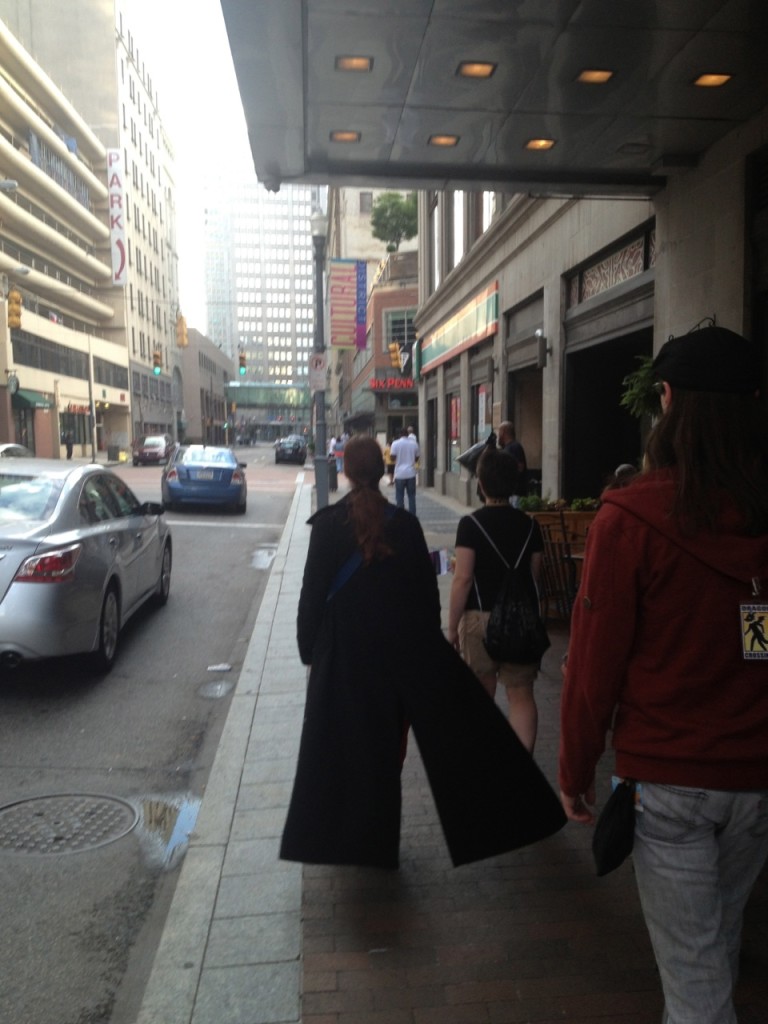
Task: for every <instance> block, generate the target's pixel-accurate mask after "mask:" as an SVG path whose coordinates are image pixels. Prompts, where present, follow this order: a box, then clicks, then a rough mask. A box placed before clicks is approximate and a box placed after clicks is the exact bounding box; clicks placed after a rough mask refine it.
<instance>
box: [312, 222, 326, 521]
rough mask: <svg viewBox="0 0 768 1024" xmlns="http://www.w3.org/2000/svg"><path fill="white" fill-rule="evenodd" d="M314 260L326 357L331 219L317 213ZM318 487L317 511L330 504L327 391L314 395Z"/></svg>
mask: <svg viewBox="0 0 768 1024" xmlns="http://www.w3.org/2000/svg"><path fill="white" fill-rule="evenodd" d="M309 223H310V227H311V229H312V247H313V249H314V256H315V345H314V350H315V352H317V353H318V354H323V355H324V354H325V329H324V327H325V307H324V304H323V266H324V264H325V239H326V234H327V232H328V218H327V217H326V216H325V214H324V213H323V212H322V210H315V212H314V213H313V214H312V216H311V217H310V219H309ZM314 461H315V487H316V488H317V507H318V508H325V506H326V505H327V504H328V445H327V443H326V440H325V387H323V388H322V389H321V390H318V391H317V392H316V393H315V460H314Z"/></svg>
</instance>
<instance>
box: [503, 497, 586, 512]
mask: <svg viewBox="0 0 768 1024" xmlns="http://www.w3.org/2000/svg"><path fill="white" fill-rule="evenodd" d="M517 507H518V508H519V509H521V510H522V511H523V512H594V511H595V509H597V508H599V507H600V502H599V500H598V499H597V498H574V499H573V500H572V501H570V502H567V501H566V500H565V499H564V498H558V499H557V500H555V501H553V500H552V498H550V496H549V495H546V497H544V498H540V497H539V496H538V494H526V495H525V496H524V497H522V498H519V499H518V502H517Z"/></svg>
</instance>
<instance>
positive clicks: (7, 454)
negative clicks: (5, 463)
mask: <svg viewBox="0 0 768 1024" xmlns="http://www.w3.org/2000/svg"><path fill="white" fill-rule="evenodd" d="M34 457H35V453H34V452H32V451H30V450H29V448H25V447H24V445H23V444H13V443H12V442H9V443H7V444H0V459H34Z"/></svg>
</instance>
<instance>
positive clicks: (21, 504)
mask: <svg viewBox="0 0 768 1024" xmlns="http://www.w3.org/2000/svg"><path fill="white" fill-rule="evenodd" d="M63 486H64V482H63V480H56V479H49V478H48V477H39V476H16V475H15V474H14V475H11V474H7V475H6V474H2V473H0V524H2V523H14V522H18V521H19V520H22V519H36V520H41V521H42V520H45V519H48V517H49V516H50V515H51V513H52V512H53V510H54V508H55V507H56V502H57V501H58V500H59V495H60V494H61V490H62V487H63Z"/></svg>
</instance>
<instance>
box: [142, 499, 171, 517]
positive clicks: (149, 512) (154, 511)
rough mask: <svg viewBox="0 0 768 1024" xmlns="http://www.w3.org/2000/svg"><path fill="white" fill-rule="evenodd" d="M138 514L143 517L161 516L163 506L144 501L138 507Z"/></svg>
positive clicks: (154, 502)
mask: <svg viewBox="0 0 768 1024" xmlns="http://www.w3.org/2000/svg"><path fill="white" fill-rule="evenodd" d="M139 512H140V513H141V515H143V516H161V515H162V514H163V513H164V512H165V506H164V505H161V504H160V502H159V501H145V502H144V503H143V504H142V505H140V506H139Z"/></svg>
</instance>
